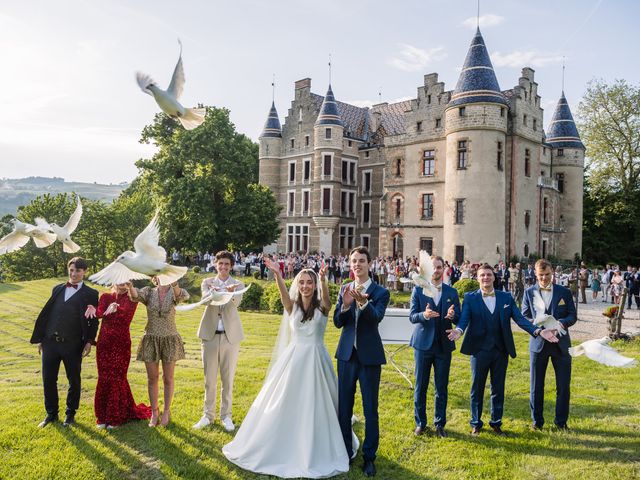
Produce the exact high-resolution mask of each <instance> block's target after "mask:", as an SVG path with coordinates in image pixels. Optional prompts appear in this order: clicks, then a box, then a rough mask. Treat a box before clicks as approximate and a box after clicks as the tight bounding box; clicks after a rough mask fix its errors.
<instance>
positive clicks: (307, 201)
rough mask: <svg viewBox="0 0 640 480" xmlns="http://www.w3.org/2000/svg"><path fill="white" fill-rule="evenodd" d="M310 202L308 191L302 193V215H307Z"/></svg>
mask: <svg viewBox="0 0 640 480" xmlns="http://www.w3.org/2000/svg"><path fill="white" fill-rule="evenodd" d="M310 200H311V192H310V191H309V190H303V191H302V215H309V206H310V205H309V204H310Z"/></svg>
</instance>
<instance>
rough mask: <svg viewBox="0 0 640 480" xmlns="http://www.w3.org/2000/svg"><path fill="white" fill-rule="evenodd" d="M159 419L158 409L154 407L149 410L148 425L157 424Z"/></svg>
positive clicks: (153, 425)
mask: <svg viewBox="0 0 640 480" xmlns="http://www.w3.org/2000/svg"><path fill="white" fill-rule="evenodd" d="M159 419H160V409H159V408H154V409H152V410H151V419H150V420H149V426H150V427H155V426H157V425H158V420H159Z"/></svg>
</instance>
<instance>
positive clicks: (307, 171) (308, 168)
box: [303, 160, 311, 183]
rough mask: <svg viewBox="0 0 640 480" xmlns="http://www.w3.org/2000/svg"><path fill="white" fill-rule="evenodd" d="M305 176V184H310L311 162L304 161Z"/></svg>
mask: <svg viewBox="0 0 640 480" xmlns="http://www.w3.org/2000/svg"><path fill="white" fill-rule="evenodd" d="M303 174H304V177H303V181H304V182H305V183H308V182H309V180H310V179H311V160H305V161H304V170H303Z"/></svg>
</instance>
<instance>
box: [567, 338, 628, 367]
mask: <svg viewBox="0 0 640 480" xmlns="http://www.w3.org/2000/svg"><path fill="white" fill-rule="evenodd" d="M609 343H611V339H610V338H609V337H602V338H600V339H595V340H587V341H586V342H584V343H581V344H580V345H578V346H576V347H572V348H570V349H569V354H570V355H571V356H572V357H578V356H580V355H586V356H587V358H590V359H591V360H593V361H595V362H598V363H601V364H603V365H607V366H608V367H626V368H628V367H633V366H634V365H637V364H638V361H637V360H636V359H635V358H629V357H625V356H624V355H620V354H619V353H618V351H617V350H616V349H615V348H613V347H610V346H609V345H608V344H609Z"/></svg>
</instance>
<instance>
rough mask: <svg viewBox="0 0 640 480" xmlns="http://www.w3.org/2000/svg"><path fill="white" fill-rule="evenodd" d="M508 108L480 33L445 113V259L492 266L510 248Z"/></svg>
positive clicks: (474, 41)
mask: <svg viewBox="0 0 640 480" xmlns="http://www.w3.org/2000/svg"><path fill="white" fill-rule="evenodd" d="M507 111H508V103H507V100H506V98H505V96H504V95H503V94H502V92H501V91H500V86H499V85H498V80H497V79H496V75H495V72H494V70H493V65H492V64H491V59H490V58H489V52H488V51H487V48H486V46H485V43H484V39H483V38H482V34H481V33H480V29H478V30H477V31H476V34H475V36H474V37H473V40H472V41H471V46H470V47H469V52H468V53H467V57H466V59H465V62H464V66H463V68H462V72H461V73H460V77H459V78H458V83H457V84H456V88H455V90H454V91H453V94H452V96H451V100H450V102H449V104H448V105H447V109H446V112H445V134H446V138H447V146H446V173H445V202H446V205H445V212H446V213H445V217H444V222H443V242H444V245H443V255H444V257H445V258H450V259H455V260H457V261H461V260H463V259H470V260H475V261H486V262H489V263H491V264H493V263H496V262H497V260H498V259H500V258H503V257H504V255H505V248H506V245H507V243H506V231H505V230H506V229H505V223H506V222H505V218H506V216H507V215H508V212H505V190H506V183H505V182H506V179H505V172H504V170H503V169H502V167H501V166H500V165H499V163H500V162H496V155H500V153H499V152H501V151H502V150H503V149H504V150H506V133H507V113H508V112H507Z"/></svg>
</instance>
